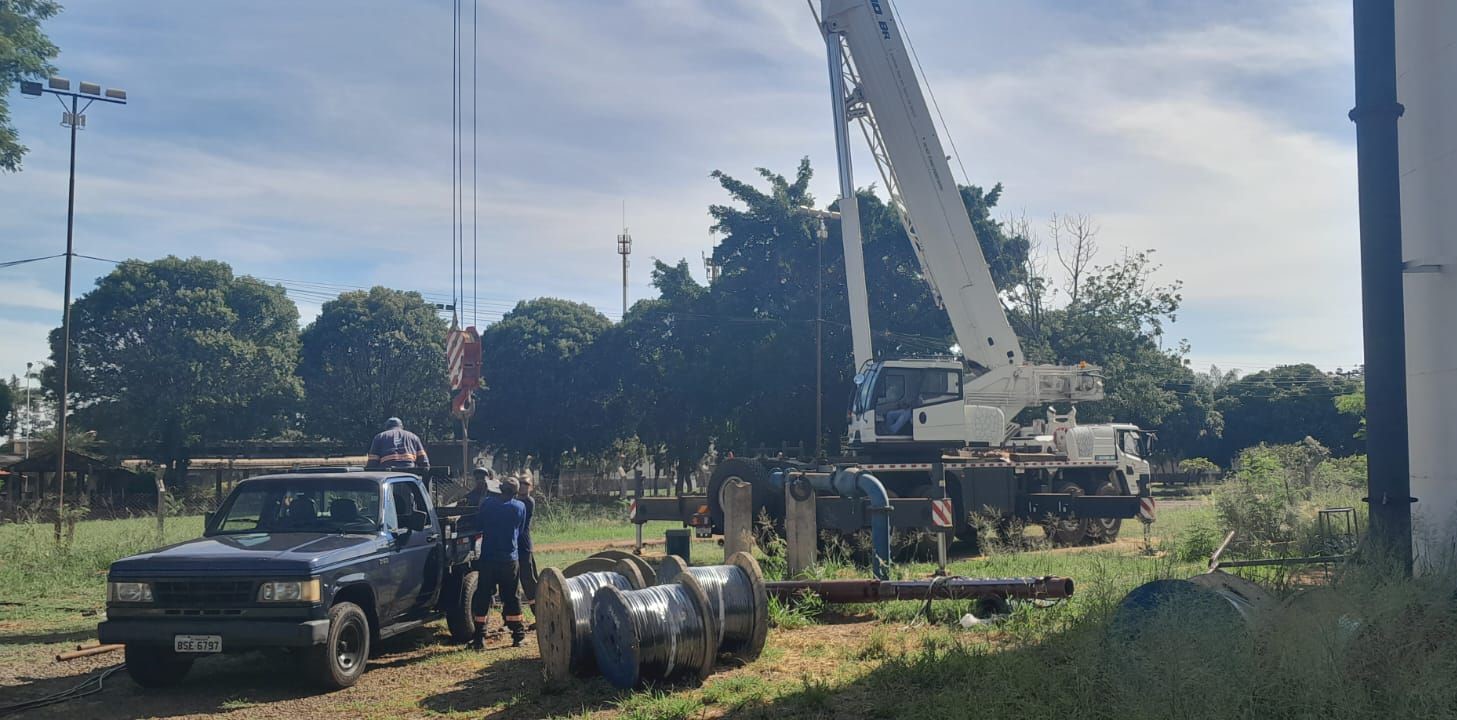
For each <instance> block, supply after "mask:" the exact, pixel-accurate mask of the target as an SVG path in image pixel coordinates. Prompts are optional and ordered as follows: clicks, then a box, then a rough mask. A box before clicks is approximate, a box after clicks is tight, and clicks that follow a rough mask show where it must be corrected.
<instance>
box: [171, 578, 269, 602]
mask: <svg viewBox="0 0 1457 720" xmlns="http://www.w3.org/2000/svg"><path fill="white" fill-rule="evenodd" d="M253 586H254V584H253V581H252V580H159V581H157V582H154V583H152V594H153V595H154V596H155V597H156V602H157V604H158V605H159V606H162V607H188V608H209V607H228V606H236V605H250V604H252V603H253V593H254V591H253Z"/></svg>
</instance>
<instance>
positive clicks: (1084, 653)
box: [0, 499, 1457, 720]
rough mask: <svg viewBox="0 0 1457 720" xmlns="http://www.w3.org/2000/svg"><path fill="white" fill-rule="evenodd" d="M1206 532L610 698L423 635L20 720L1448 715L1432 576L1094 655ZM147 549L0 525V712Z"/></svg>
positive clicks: (580, 544) (1440, 617) (146, 542)
mask: <svg viewBox="0 0 1457 720" xmlns="http://www.w3.org/2000/svg"><path fill="white" fill-rule="evenodd" d="M578 515H579V517H578V520H577V521H576V522H575V523H574V522H573V521H572V518H571V513H569V512H565V511H563V512H562V513H561V514H559V515H556V516H549V517H550V519H549V520H547V521H545V522H543V523H542V524H541V526H540V527H539V528H538V529H537V532H536V538H535V539H536V542H537V544H538V547H539V548H541V552H540V553H539V558H538V561H539V564H541V565H543V566H546V565H552V564H555V565H564V564H566V563H569V562H571V561H574V560H576V559H579V558H581V557H583V556H585V555H587V554H589V553H590V552H591V550H592V548H593V547H594V546H600V545H605V544H609V543H610V544H616V545H622V544H626V543H630V541H631V538H632V529H631V526H630V525H628V524H626V523H625V522H624V521H623V520H622V519H621V517H620V515H616V516H614V515H613V514H612V513H611V512H599V511H597V510H592V511H583V512H580V513H578ZM1210 522H1212V511H1211V510H1210V508H1209V506H1208V504H1207V503H1206V502H1204V501H1203V500H1198V499H1188V500H1181V501H1178V502H1170V503H1165V505H1164V507H1163V508H1162V509H1161V511H1160V520H1159V522H1158V523H1157V524H1155V525H1154V526H1153V527H1154V532H1153V537H1152V542H1153V544H1154V545H1155V546H1156V547H1160V548H1162V549H1163V552H1159V553H1157V554H1155V555H1152V556H1150V555H1145V554H1144V553H1143V552H1142V549H1143V538H1142V534H1141V528H1140V526H1139V525H1138V524H1137V523H1128V524H1126V525H1125V528H1124V533H1123V537H1122V538H1121V539H1120V540H1119V542H1117V543H1114V544H1112V545H1104V546H1093V547H1085V548H1069V549H1059V550H1036V551H1024V552H992V553H991V554H988V555H981V556H975V557H961V558H959V559H957V560H956V561H955V562H954V563H953V564H952V565H951V568H950V569H951V571H952V572H953V573H954V574H961V575H966V576H975V577H1007V576H1029V575H1064V576H1068V577H1071V578H1073V579H1074V580H1075V581H1076V582H1077V592H1076V594H1075V595H1074V597H1073V598H1071V599H1069V600H1067V601H1064V602H1061V603H1058V604H1052V605H1050V606H1046V607H1043V606H1038V605H1033V604H1018V605H1016V606H1015V607H1014V609H1013V612H1012V613H1011V614H1010V615H1008V616H1005V617H1004V618H1003V619H1002V620H1000V621H998V622H994V623H989V624H980V625H975V626H973V627H971V628H970V629H962V628H961V627H960V626H959V625H958V624H957V620H958V619H959V618H960V617H961V616H962V615H964V614H965V613H966V612H968V611H969V610H970V609H971V608H970V604H969V603H952V602H938V603H936V604H934V605H933V606H932V609H931V612H930V613H929V615H928V616H926V615H923V614H922V613H921V603H918V602H902V603H886V604H878V605H866V606H839V607H835V608H828V609H827V608H822V607H801V608H794V607H789V608H779V609H778V610H777V611H776V612H775V613H774V618H775V620H776V622H777V624H776V627H774V628H773V629H772V630H771V633H770V638H769V643H768V646H767V648H766V651H765V653H764V656H763V657H761V658H760V659H759V660H758V661H757V662H754V663H750V664H748V665H745V666H742V667H731V666H720V667H719V668H718V669H717V671H716V672H715V674H714V675H712V676H711V677H710V678H709V679H708V680H707V681H706V682H705V683H704V684H703V685H701V686H698V687H686V686H669V687H660V688H651V689H648V690H642V691H637V692H622V691H618V690H615V689H613V688H611V687H610V686H608V685H607V684H606V683H605V682H603V681H602V680H600V679H588V680H583V681H582V682H580V683H578V684H575V685H573V686H572V687H570V688H568V689H567V690H565V691H561V692H544V691H543V690H542V689H541V687H540V679H539V678H540V675H539V673H540V663H539V661H538V660H537V659H536V648H535V646H534V638H532V639H529V640H528V644H527V646H526V647H524V648H520V649H512V648H509V647H503V646H499V645H497V646H494V647H493V648H491V649H490V650H489V651H488V652H486V653H484V654H477V653H472V652H467V651H463V650H460V649H458V648H456V647H454V646H451V645H449V644H448V643H446V642H445V641H444V631H443V628H440V627H438V626H437V627H432V628H430V629H429V630H428V631H422V632H420V633H414V634H410V635H407V636H405V637H403V638H399V639H397V640H395V641H393V642H391V643H389V644H388V645H387V647H386V648H384V649H383V652H381V653H380V654H379V656H378V657H377V658H374V659H373V660H371V664H370V671H369V673H368V674H367V675H366V676H365V678H364V680H362V681H361V682H360V683H359V685H357V686H355V687H353V688H350V689H348V690H345V691H341V692H338V693H333V694H329V695H318V694H315V693H314V691H313V690H312V689H311V688H309V687H308V686H306V685H303V684H301V683H299V682H298V681H296V680H294V679H293V678H292V677H291V676H290V674H289V673H286V672H280V671H279V670H278V669H276V668H275V667H274V666H275V665H276V663H272V662H268V661H264V660H262V659H261V658H258V657H256V656H236V657H234V656H228V657H223V658H210V659H208V660H207V661H204V662H200V663H199V664H198V667H197V668H196V669H195V670H194V672H193V674H192V676H190V677H189V680H188V681H187V682H186V683H184V684H183V685H182V686H180V687H178V688H174V689H170V690H166V691H156V692H148V691H142V690H140V689H138V688H136V687H135V686H134V685H132V684H131V683H130V681H129V680H127V679H125V677H124V676H118V677H116V678H114V679H113V680H111V681H109V683H108V685H107V689H106V690H104V691H103V692H102V693H99V694H97V695H94V696H91V697H88V698H85V699H81V700H77V701H73V702H71V703H68V704H66V705H61V706H56V707H55V708H52V709H49V710H42V711H39V712H37V713H34V714H33V715H27V717H30V716H34V717H61V716H67V717H97V718H123V717H127V718H130V717H187V716H193V715H197V716H201V715H209V716H212V715H223V716H225V717H238V718H251V717H290V718H291V717H319V718H336V717H337V718H416V717H422V718H434V717H452V718H454V717H459V718H467V717H469V718H480V717H487V718H501V719H506V718H537V717H564V718H565V717H571V718H631V719H641V720H668V719H673V718H719V717H750V718H786V717H787V718H798V717H806V718H810V717H813V718H840V717H849V718H882V717H888V718H940V717H971V716H982V717H1065V716H1073V715H1076V716H1078V717H1080V718H1110V720H1111V719H1112V718H1144V717H1147V718H1178V719H1179V720H1187V719H1189V718H1205V717H1209V718H1213V717H1252V718H1253V717H1341V718H1344V717H1353V718H1354V717H1373V716H1384V715H1387V714H1392V713H1395V714H1400V715H1402V716H1405V717H1422V718H1426V717H1433V718H1436V717H1457V692H1454V687H1457V684H1454V679H1453V678H1457V650H1454V644H1453V643H1452V642H1450V640H1451V639H1452V636H1453V635H1454V634H1457V613H1454V611H1453V610H1452V607H1451V602H1450V599H1451V589H1452V588H1453V587H1457V585H1453V584H1451V582H1450V580H1451V578H1450V577H1446V578H1442V577H1428V578H1425V579H1424V580H1423V581H1421V582H1415V583H1405V584H1401V585H1399V586H1392V585H1391V584H1389V583H1383V582H1380V581H1377V580H1374V579H1371V578H1367V577H1362V576H1359V575H1356V574H1353V576H1352V577H1350V578H1347V579H1345V580H1344V581H1343V582H1342V583H1341V584H1340V585H1339V587H1340V588H1342V593H1343V595H1341V596H1340V597H1342V598H1344V599H1343V600H1342V602H1351V603H1356V606H1357V607H1360V608H1362V612H1361V614H1360V618H1361V619H1360V622H1359V623H1356V629H1355V630H1351V629H1349V628H1348V627H1347V626H1345V625H1340V624H1339V623H1334V624H1333V623H1322V622H1314V621H1312V620H1311V619H1312V618H1329V617H1333V616H1332V615H1330V614H1329V613H1326V614H1321V613H1317V612H1305V613H1301V614H1300V616H1299V617H1298V618H1296V619H1293V620H1289V619H1287V620H1288V621H1287V622H1283V623H1281V624H1280V625H1277V626H1274V627H1273V628H1262V629H1260V630H1259V631H1258V632H1256V633H1244V632H1233V633H1231V632H1227V630H1228V628H1220V629H1216V630H1213V631H1207V632H1206V631H1201V629H1200V622H1201V620H1200V617H1198V616H1193V617H1190V616H1180V617H1178V618H1175V619H1174V622H1171V623H1168V624H1167V626H1165V625H1159V626H1158V629H1159V631H1158V633H1155V632H1154V631H1152V630H1151V631H1149V633H1150V634H1149V635H1148V637H1150V638H1152V640H1149V641H1147V642H1145V643H1144V644H1143V645H1138V646H1130V647H1124V646H1123V645H1120V644H1119V643H1110V642H1109V641H1108V638H1109V635H1108V632H1109V631H1108V628H1109V626H1110V618H1111V616H1112V615H1113V613H1114V611H1115V609H1116V607H1117V603H1118V601H1119V600H1120V599H1121V598H1122V597H1123V595H1124V594H1125V593H1127V591H1128V590H1129V589H1131V588H1133V587H1135V586H1137V585H1139V584H1141V583H1143V582H1146V581H1148V580H1152V579H1155V578H1162V577H1189V576H1191V575H1193V574H1195V573H1198V572H1200V571H1201V570H1202V565H1201V563H1198V562H1192V561H1191V562H1180V561H1178V560H1176V559H1174V558H1175V554H1174V553H1171V552H1168V550H1169V549H1170V548H1171V547H1172V546H1173V545H1174V544H1175V542H1176V540H1177V538H1178V537H1179V536H1180V535H1181V534H1182V533H1186V532H1188V531H1189V529H1190V528H1191V527H1194V526H1195V525H1201V524H1208V523H1210ZM666 527H667V525H666V524H663V525H662V526H661V527H657V526H650V528H649V529H648V531H647V537H649V538H652V539H658V538H661V531H662V529H664V528H666ZM198 530H200V521H198V520H197V519H195V518H192V519H169V525H168V536H169V537H168V539H169V540H177V539H181V538H184V537H187V536H188V535H190V534H196V533H197V532H198ZM1029 534H1030V535H1036V534H1037V531H1032V532H1031V533H1029ZM154 539H155V525H154V521H146V520H144V521H115V522H104V523H100V522H99V523H86V524H83V525H82V526H80V527H78V529H77V536H76V543H75V546H74V547H73V548H72V549H71V550H70V551H69V552H67V553H57V552H56V551H55V550H53V549H52V545H51V541H50V528H49V527H48V526H36V527H29V526H5V527H0V547H4V548H6V551H5V552H6V556H5V557H4V558H0V602H3V603H5V604H4V605H0V613H3V620H0V697H9V696H14V697H16V698H17V699H20V698H22V697H31V696H35V695H39V694H44V693H47V692H54V691H56V690H59V689H62V688H64V687H66V686H69V685H72V684H74V683H76V682H77V681H79V680H80V679H82V678H83V677H85V676H86V675H87V674H88V673H90V672H93V671H95V670H97V669H99V668H104V667H108V666H110V665H113V664H115V663H116V662H118V661H119V658H118V657H117V656H114V655H112V656H100V657H97V658H89V659H86V660H82V661H77V662H75V663H72V664H57V663H53V662H51V661H50V660H49V656H50V655H51V654H53V653H54V652H56V651H57V650H58V649H61V648H65V647H68V646H69V645H70V644H73V643H75V642H78V641H80V640H81V639H83V638H88V637H93V635H92V632H93V631H94V623H95V622H96V620H97V619H98V618H97V617H95V616H88V615H84V614H83V612H84V611H86V610H90V609H94V608H96V607H97V606H99V604H100V595H101V588H102V582H103V577H104V576H103V573H104V570H105V567H106V563H107V562H109V559H110V558H113V557H118V556H120V555H124V554H126V553H128V552H132V551H136V550H140V549H145V548H146V547H148V546H150V545H151V544H152V541H153V540H154ZM553 548H556V549H553ZM693 551H694V554H695V560H697V561H699V562H711V561H713V560H715V559H717V558H718V557H721V554H718V552H719V551H718V550H717V548H716V546H715V545H714V544H713V543H712V542H698V543H695V546H694V548H693ZM772 565H773V562H772V561H769V562H766V566H772ZM932 569H933V565H931V564H930V563H905V564H898V565H896V566H895V568H894V571H895V573H896V574H897V576H901V577H920V576H925V575H927V574H928V573H929V572H930V571H931V570H932ZM822 571H823V572H825V573H826V574H831V575H850V574H856V573H857V572H861V571H856V570H855V569H854V568H853V567H851V566H849V565H847V564H845V562H844V560H843V558H830V560H829V562H827V564H826V566H825V567H824V568H823V570H822ZM1443 583H1447V584H1446V585H1445V586H1444V585H1443ZM1342 607H1347V606H1346V605H1342ZM12 611H15V612H12ZM1302 619H1303V621H1304V624H1302V623H1301V622H1298V621H1297V620H1302ZM1160 633H1162V634H1160ZM1272 639H1277V640H1278V642H1274V641H1273V640H1272ZM498 642H499V641H498ZM1120 648H1123V649H1122V650H1120ZM1130 648H1131V649H1130ZM1368 658H1370V659H1371V660H1368ZM3 704H4V701H3V700H0V705H3Z"/></svg>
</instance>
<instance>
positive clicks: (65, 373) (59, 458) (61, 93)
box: [20, 77, 126, 543]
mask: <svg viewBox="0 0 1457 720" xmlns="http://www.w3.org/2000/svg"><path fill="white" fill-rule="evenodd" d="M79 89H80V92H71V81H70V80H67V79H65V78H58V77H53V78H50V79H49V80H48V81H47V82H46V87H44V88H43V87H41V84H40V83H38V82H30V81H23V82H21V83H20V92H21V94H23V95H30V96H33V97H40V96H41V95H42V94H45V93H49V94H51V95H55V96H56V99H57V100H60V99H61V98H62V97H69V98H70V99H71V109H70V111H69V112H62V113H61V125H62V126H63V127H68V128H70V129H71V171H70V180H69V182H68V187H67V192H66V283H65V288H66V289H65V297H64V298H63V300H62V302H63V303H64V305H63V306H62V309H61V398H60V414H59V416H58V417H57V418H56V430H57V431H58V432H59V433H60V435H59V439H60V451H59V452H58V453H57V454H56V542H57V543H59V542H60V541H61V531H62V525H63V524H64V521H63V520H62V518H63V517H64V516H65V510H66V444H67V437H66V424H67V423H66V412H67V407H66V401H67V394H68V393H69V392H70V389H71V261H72V259H73V258H74V257H75V254H76V253H75V245H74V243H73V241H72V238H73V234H74V230H75V220H76V131H77V130H78V129H80V128H83V127H85V126H86V115H85V112H86V109H87V108H89V107H91V103H93V102H96V101H97V100H100V101H102V102H109V103H115V104H118V105H125V104H126V91H125V90H121V89H118V88H107V89H106V91H105V92H104V93H103V92H102V89H101V85H99V84H97V83H92V82H82V83H81V84H80V88H79ZM83 98H84V99H85V100H86V105H85V106H84V107H81V106H80V101H81V100H82V99H83ZM65 106H66V101H65V100H61V107H62V108H63V109H64V108H65Z"/></svg>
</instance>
